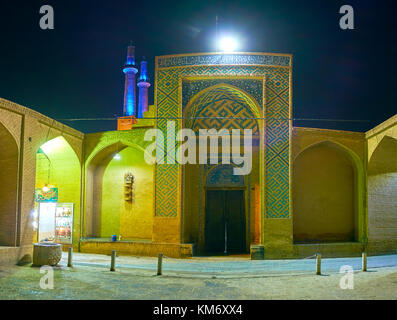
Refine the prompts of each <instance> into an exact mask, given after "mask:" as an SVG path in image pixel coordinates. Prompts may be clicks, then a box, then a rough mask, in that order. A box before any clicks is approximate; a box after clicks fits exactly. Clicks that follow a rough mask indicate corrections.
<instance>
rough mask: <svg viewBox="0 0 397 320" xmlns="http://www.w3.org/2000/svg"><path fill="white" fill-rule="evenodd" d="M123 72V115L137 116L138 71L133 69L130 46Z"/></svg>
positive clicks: (133, 62) (131, 46) (133, 48)
mask: <svg viewBox="0 0 397 320" xmlns="http://www.w3.org/2000/svg"><path fill="white" fill-rule="evenodd" d="M123 72H124V74H125V88H124V109H123V115H124V116H137V110H136V87H135V84H136V79H135V75H136V73H137V72H138V69H137V68H135V47H134V46H133V45H132V44H130V45H129V46H128V50H127V62H126V63H125V65H124V67H123Z"/></svg>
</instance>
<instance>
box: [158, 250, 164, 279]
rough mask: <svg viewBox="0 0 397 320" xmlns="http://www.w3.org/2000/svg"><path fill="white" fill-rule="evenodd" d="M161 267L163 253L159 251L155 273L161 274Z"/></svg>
mask: <svg viewBox="0 0 397 320" xmlns="http://www.w3.org/2000/svg"><path fill="white" fill-rule="evenodd" d="M162 269H163V254H162V253H159V259H158V261H157V275H158V276H161V274H162Z"/></svg>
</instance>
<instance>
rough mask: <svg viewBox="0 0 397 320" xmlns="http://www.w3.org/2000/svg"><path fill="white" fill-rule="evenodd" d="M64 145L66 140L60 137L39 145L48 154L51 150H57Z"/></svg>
mask: <svg viewBox="0 0 397 320" xmlns="http://www.w3.org/2000/svg"><path fill="white" fill-rule="evenodd" d="M65 145H66V141H65V140H64V138H62V137H57V138H55V139H52V140H50V141H47V142H46V143H44V144H43V145H41V147H40V148H41V150H43V152H44V153H45V154H46V155H48V154H50V153H52V152H56V151H59V150H60V149H62V148H64V147H65Z"/></svg>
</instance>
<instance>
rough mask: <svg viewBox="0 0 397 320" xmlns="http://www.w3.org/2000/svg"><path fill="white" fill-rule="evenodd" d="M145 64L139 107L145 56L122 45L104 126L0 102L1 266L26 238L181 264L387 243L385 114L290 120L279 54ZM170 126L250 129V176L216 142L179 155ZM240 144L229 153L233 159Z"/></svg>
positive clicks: (388, 127) (286, 76)
mask: <svg viewBox="0 0 397 320" xmlns="http://www.w3.org/2000/svg"><path fill="white" fill-rule="evenodd" d="M155 68H156V70H155V79H154V84H153V85H154V95H155V96H154V105H150V106H149V103H148V101H149V100H148V88H149V87H150V85H151V83H150V79H149V78H148V73H147V63H146V61H143V62H141V64H140V67H139V68H138V66H137V65H136V62H135V56H134V48H133V47H132V46H130V47H129V48H128V53H127V60H126V64H125V66H124V67H123V73H124V75H125V92H124V103H123V117H121V118H119V119H118V120H117V121H118V129H119V130H115V131H106V132H98V133H90V134H84V133H82V132H79V131H77V130H75V129H73V128H71V127H69V126H67V125H64V124H62V123H60V122H58V121H56V120H54V119H51V118H49V117H46V116H44V115H42V114H40V113H38V112H36V111H34V110H32V109H29V108H26V107H23V106H20V105H18V104H16V103H13V102H10V101H7V100H5V99H0V139H1V144H0V166H1V168H2V174H1V176H0V181H1V183H0V262H1V263H16V262H18V261H20V260H21V259H29V257H30V256H31V254H32V244H33V243H35V242H38V241H53V242H59V243H62V244H63V247H64V248H67V247H69V246H72V247H73V249H74V250H75V251H79V252H89V253H103V254H108V253H110V252H111V250H117V251H118V253H120V254H127V255H128V254H130V255H148V256H156V255H157V254H158V253H163V254H165V255H167V256H170V257H179V258H183V257H190V256H196V255H225V254H227V255H234V254H248V253H249V252H250V251H251V250H252V249H253V248H256V249H257V248H262V249H263V252H264V255H263V258H266V259H280V258H299V257H301V258H302V257H306V256H310V255H312V254H315V253H316V252H321V253H322V255H323V256H329V257H332V256H339V257H340V256H354V255H360V254H361V252H363V251H366V252H368V253H369V254H381V253H390V252H395V251H397V196H396V195H397V162H396V161H395V159H396V157H395V156H396V155H397V140H396V139H397V115H396V116H394V117H392V118H390V119H388V120H386V121H385V122H384V123H382V124H380V125H378V126H377V127H375V128H373V129H372V130H369V131H368V132H350V131H341V130H328V129H317V128H306V127H294V126H293V125H292V101H293V90H292V55H289V54H270V53H230V54H227V53H199V54H180V55H169V56H159V57H156V61H155ZM170 122H172V125H170ZM170 128H171V129H172V130H171V131H170ZM151 129H157V130H159V131H160V134H159V133H158V134H157V136H156V137H155V138H153V139H152V140H150V139H147V133H148V131H149V130H151ZM180 129H190V132H192V133H194V134H199V133H200V132H202V130H207V131H208V130H211V129H215V130H217V132H219V131H220V130H222V129H227V130H228V132H237V131H239V132H242V131H243V130H248V129H249V130H250V132H251V134H252V139H250V141H251V151H250V159H251V160H250V170H249V172H248V173H246V174H242V175H236V174H235V169H236V168H238V167H239V164H238V163H235V162H233V161H230V162H225V161H217V160H216V159H218V160H219V159H220V156H221V151H222V152H223V151H224V149H222V148H221V146H217V149H215V150H214V149H210V148H208V149H205V151H206V158H205V159H206V161H205V163H202V162H200V163H187V164H181V163H179V162H178V161H176V159H177V157H178V152H181V151H180V150H181V148H180V147H181V146H182V144H183V140H175V136H176V132H178V131H179V130H180ZM233 130H234V131H233ZM159 135H160V136H161V137H162V142H163V144H161V143H159V141H160V140H161V139H160V140H159ZM194 139H196V141H197V142H198V141H199V139H200V138H199V137H198V135H197V136H196V135H195V136H194ZM231 140H232V141H234V140H233V136H231ZM222 141H223V140H222ZM238 141H239V145H238V148H235V149H233V148H232V147H231V146H229V149H230V152H231V154H236V153H241V154H242V153H244V148H243V147H244V146H245V145H244V143H245V142H243V140H238ZM244 141H245V140H244ZM153 143H155V146H156V158H155V159H156V162H155V163H150V162H148V161H147V156H148V153H150V152H149V151H148V150H149V149H150V146H153ZM198 145H199V144H198V143H197V144H196V147H195V148H194V151H195V152H196V153H197V156H198V155H199V154H200V152H202V151H203V150H202V149H199V147H198ZM222 147H223V145H222ZM148 148H149V149H148ZM226 148H228V147H227V146H226ZM191 151H192V149H191V150H190V152H191Z"/></svg>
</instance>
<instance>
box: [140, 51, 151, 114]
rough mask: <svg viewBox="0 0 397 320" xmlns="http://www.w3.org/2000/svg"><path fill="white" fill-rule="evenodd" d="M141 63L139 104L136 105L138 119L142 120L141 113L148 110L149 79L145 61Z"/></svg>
mask: <svg viewBox="0 0 397 320" xmlns="http://www.w3.org/2000/svg"><path fill="white" fill-rule="evenodd" d="M145 60H146V59H145V57H143V61H142V62H141V71H140V75H139V81H138V87H139V103H138V118H143V113H144V112H146V111H148V110H149V100H148V90H149V87H150V83H149V78H148V76H147V61H145Z"/></svg>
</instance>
